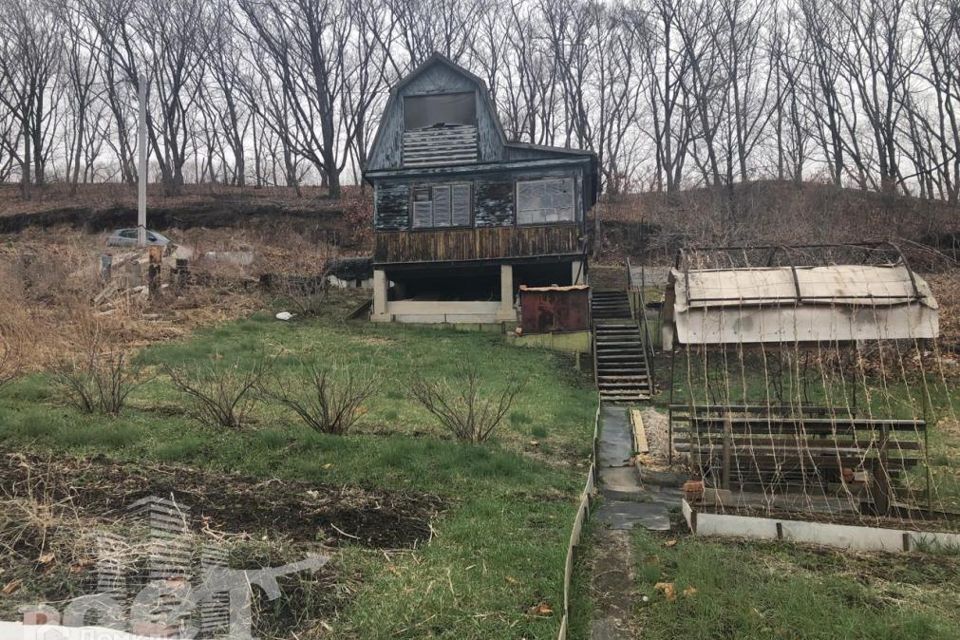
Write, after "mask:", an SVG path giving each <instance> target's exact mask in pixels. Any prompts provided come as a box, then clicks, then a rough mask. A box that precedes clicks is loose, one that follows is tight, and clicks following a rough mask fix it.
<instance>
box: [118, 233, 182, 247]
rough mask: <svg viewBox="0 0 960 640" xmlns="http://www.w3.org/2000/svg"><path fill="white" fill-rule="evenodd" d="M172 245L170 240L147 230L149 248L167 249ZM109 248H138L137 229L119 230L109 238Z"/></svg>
mask: <svg viewBox="0 0 960 640" xmlns="http://www.w3.org/2000/svg"><path fill="white" fill-rule="evenodd" d="M168 244H170V238H168V237H167V236H165V235H161V234H159V233H157V232H156V231H150V230H149V229H147V246H150V245H156V246H159V247H165V246H167V245H168ZM107 246H108V247H135V246H137V230H136V229H117V230H116V231H114V232H113V233H111V234H110V236H109V237H108V238H107Z"/></svg>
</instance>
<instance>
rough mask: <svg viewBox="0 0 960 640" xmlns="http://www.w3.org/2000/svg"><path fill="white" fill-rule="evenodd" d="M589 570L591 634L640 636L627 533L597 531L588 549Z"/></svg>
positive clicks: (610, 638)
mask: <svg viewBox="0 0 960 640" xmlns="http://www.w3.org/2000/svg"><path fill="white" fill-rule="evenodd" d="M588 571H589V573H590V593H591V600H592V601H593V603H594V607H595V609H594V612H593V619H592V620H591V621H590V636H591V637H592V638H599V639H602V640H620V639H624V640H625V639H626V638H638V637H640V634H639V633H638V632H639V629H637V628H636V625H635V624H634V618H635V616H634V615H633V610H634V608H635V607H636V606H637V601H638V597H637V593H636V572H635V570H634V557H633V546H632V545H631V544H630V534H629V533H628V532H626V531H610V530H607V529H602V530H600V531H598V532H597V534H596V538H595V540H594V544H593V546H592V547H591V549H590V557H589V560H588Z"/></svg>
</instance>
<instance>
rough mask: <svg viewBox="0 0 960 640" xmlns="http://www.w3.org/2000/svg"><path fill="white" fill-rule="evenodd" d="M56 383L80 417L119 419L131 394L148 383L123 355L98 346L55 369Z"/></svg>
mask: <svg viewBox="0 0 960 640" xmlns="http://www.w3.org/2000/svg"><path fill="white" fill-rule="evenodd" d="M52 378H53V383H54V385H56V386H57V388H58V389H59V390H60V393H61V395H62V396H63V397H64V399H65V400H66V401H67V403H68V404H69V405H70V406H72V407H74V408H75V409H76V410H77V411H80V412H81V413H104V414H107V415H113V416H115V415H119V414H120V412H121V411H122V410H123V408H124V407H125V406H126V404H127V398H128V397H129V396H130V393H131V392H132V391H133V390H134V389H136V388H137V387H139V386H140V385H141V384H143V383H144V382H146V380H144V379H142V378H141V375H140V366H139V365H136V366H132V365H130V364H129V363H128V362H127V357H126V355H125V354H124V353H122V352H109V351H100V350H99V348H98V346H97V345H96V343H93V344H92V346H91V347H90V348H89V349H88V350H87V353H86V354H85V355H84V356H83V357H82V358H79V359H74V360H71V361H70V362H67V363H65V364H62V365H60V366H58V367H57V368H56V369H54V371H53V374H52Z"/></svg>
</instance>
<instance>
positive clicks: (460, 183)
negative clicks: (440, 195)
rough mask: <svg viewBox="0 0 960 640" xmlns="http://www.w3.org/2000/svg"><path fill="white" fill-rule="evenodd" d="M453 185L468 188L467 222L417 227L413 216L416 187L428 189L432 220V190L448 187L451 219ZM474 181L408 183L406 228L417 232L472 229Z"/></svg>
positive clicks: (451, 218)
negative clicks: (408, 200)
mask: <svg viewBox="0 0 960 640" xmlns="http://www.w3.org/2000/svg"><path fill="white" fill-rule="evenodd" d="M455 186H465V187H467V189H469V190H470V195H469V196H468V198H467V207H468V208H469V212H468V214H467V218H468V220H467V223H466V224H448V225H446V226H442V227H440V226H437V225H434V224H430V225H429V226H421V227H418V226H417V225H416V223H415V216H414V204H415V203H416V194H417V189H422V188H428V189H430V219H431V221H432V220H433V202H434V200H433V190H434V189H435V188H436V187H448V188H449V189H450V220H451V223H452V221H453V188H454V187H455ZM473 196H474V183H473V182H472V181H470V180H454V181H451V182H413V183H411V184H410V204H409V211H410V224H409V225H408V227H407V228H408V230H409V231H413V232H417V231H444V230H446V229H472V228H473V227H474V222H475V221H474V214H475V210H474V203H473Z"/></svg>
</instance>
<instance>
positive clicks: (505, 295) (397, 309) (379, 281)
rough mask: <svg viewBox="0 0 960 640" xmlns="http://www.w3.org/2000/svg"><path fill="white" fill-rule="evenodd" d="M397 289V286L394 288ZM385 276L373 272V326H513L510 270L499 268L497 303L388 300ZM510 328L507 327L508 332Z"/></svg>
mask: <svg viewBox="0 0 960 640" xmlns="http://www.w3.org/2000/svg"><path fill="white" fill-rule="evenodd" d="M398 286H399V285H398ZM389 289H390V279H389V278H388V277H387V272H386V271H384V270H382V269H375V270H374V272H373V313H372V314H371V316H370V319H371V320H373V321H374V322H404V323H410V324H498V325H499V324H500V323H508V324H510V323H516V322H517V310H516V309H515V308H514V306H513V267H512V266H511V265H508V264H505V265H501V266H500V300H499V301H497V300H484V301H472V300H468V301H462V300H390V298H389ZM509 329H512V327H508V330H509Z"/></svg>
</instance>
